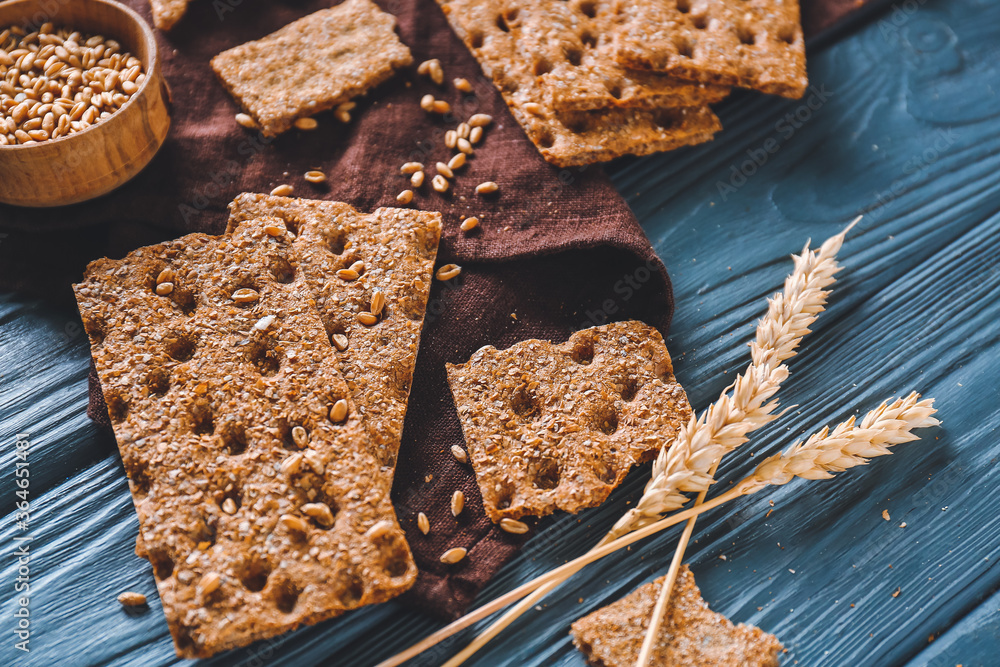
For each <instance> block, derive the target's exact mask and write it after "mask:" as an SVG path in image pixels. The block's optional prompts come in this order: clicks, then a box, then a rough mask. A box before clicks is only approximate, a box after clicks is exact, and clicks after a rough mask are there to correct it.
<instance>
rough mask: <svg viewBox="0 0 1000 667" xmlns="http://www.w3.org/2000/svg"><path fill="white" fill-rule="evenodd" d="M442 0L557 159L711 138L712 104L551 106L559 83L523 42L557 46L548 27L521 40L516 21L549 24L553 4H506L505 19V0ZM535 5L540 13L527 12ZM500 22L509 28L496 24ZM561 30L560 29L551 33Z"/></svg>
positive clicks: (529, 128) (568, 162)
mask: <svg viewBox="0 0 1000 667" xmlns="http://www.w3.org/2000/svg"><path fill="white" fill-rule="evenodd" d="M438 4H439V5H440V6H441V9H442V11H443V12H444V13H445V16H446V17H447V19H448V22H449V24H451V27H452V29H453V30H454V31H455V33H456V34H457V35H458V37H459V38H460V39H461V40H462V41H463V42H464V43H465V45H466V46H467V47H468V48H469V50H470V51H471V52H472V54H473V55H474V56H475V57H476V59H477V60H478V61H479V64H480V66H481V67H482V69H483V73H484V74H485V75H486V76H488V77H490V78H491V79H493V83H494V84H495V85H496V87H497V88H498V89H499V90H500V92H501V94H502V95H503V97H504V100H505V101H506V102H507V106H508V107H510V110H511V113H512V114H513V115H514V118H515V119H516V120H517V122H518V123H520V125H521V126H522V127H523V128H524V131H525V133H526V134H527V135H528V138H529V139H531V141H532V143H534V144H535V146H536V147H537V148H538V150H539V152H540V153H541V154H542V157H544V158H545V159H546V160H547V161H549V162H551V163H552V164H555V165H557V166H560V167H570V166H575V165H583V164H591V163H594V162H602V161H606V160H612V159H614V158H616V157H621V156H622V155H629V154H631V155H647V154H649V153H655V152H659V151H667V150H672V149H674V148H679V147H681V146H687V145H691V144H698V143H702V142H705V141H708V140H710V139H711V138H712V136H713V135H714V134H715V133H716V132H718V131H719V130H720V129H722V126H721V124H720V123H719V119H718V118H717V117H716V116H715V114H714V113H712V111H711V109H709V108H708V107H707V106H688V107H662V108H655V109H644V108H609V109H599V110H592V111H585V110H576V111H559V110H557V109H555V108H554V107H553V97H556V98H559V99H561V96H560V94H559V89H558V87H557V86H556V85H554V84H553V85H549V84H543V82H544V81H545V77H538V76H536V62H535V57H534V56H531V55H529V53H528V51H527V50H526V49H528V48H536V47H537V48H544V49H547V50H548V49H551V48H553V47H551V46H545V45H544V44H543V43H547V40H548V37H546V36H545V35H538V36H536V37H534V39H536V40H537V42H538V43H537V44H535V45H534V46H530V47H529V46H528V44H529V42H527V41H525V42H524V43H523V44H522V40H523V39H527V38H524V37H523V36H522V31H521V29H520V27H519V26H520V25H521V23H520V22H524V24H525V25H528V26H537V25H547V24H548V22H549V18H550V17H549V16H548V14H546V13H545V12H548V11H550V10H546V9H544V8H543V7H544V6H543V5H541V4H535V3H531V4H529V5H527V6H525V7H523V8H521V7H518V8H516V9H515V8H514V7H513V6H511V7H510V8H508V9H507V10H506V16H510V17H512V18H511V19H510V20H509V21H508V20H507V19H505V18H504V17H503V16H504V15H502V11H503V8H504V5H502V4H499V3H497V2H477V1H476V0H438ZM532 12H541V15H540V16H538V17H537V18H535V17H533V18H530V20H529V19H527V18H525V17H528V16H529V15H530V14H531V13H532ZM498 17H499V18H498ZM513 17H516V18H513ZM501 22H503V25H504V26H505V27H506V28H507V30H504V29H503V28H500V27H499V25H501ZM531 34H532V35H534V34H535V33H531ZM557 38H558V33H556V36H555V37H553V39H557ZM574 60H575V58H574ZM582 62H583V61H582V60H581V63H582ZM543 69H544V68H543ZM557 76H558V74H557ZM566 76H567V78H568V75H566ZM584 99H586V96H585V95H584ZM570 106H572V105H570ZM578 106H586V104H579V105H578Z"/></svg>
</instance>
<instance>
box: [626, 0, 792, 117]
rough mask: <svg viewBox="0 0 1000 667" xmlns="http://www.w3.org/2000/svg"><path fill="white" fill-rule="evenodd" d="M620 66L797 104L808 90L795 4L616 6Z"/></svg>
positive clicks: (753, 0)
mask: <svg viewBox="0 0 1000 667" xmlns="http://www.w3.org/2000/svg"><path fill="white" fill-rule="evenodd" d="M616 7H617V11H618V12H619V14H620V22H619V23H618V25H617V26H616V28H615V32H614V42H615V46H614V54H615V59H616V60H617V61H618V63H620V64H622V65H624V66H625V67H632V68H640V69H648V70H654V71H657V72H664V73H667V74H671V75H673V76H677V77H681V78H685V79H691V80H693V81H701V82H703V83H713V84H722V85H730V86H741V87H743V88H753V89H755V90H760V91H763V92H765V93H772V94H774V95H782V96H784V97H790V98H793V99H797V98H799V97H802V95H803V93H805V90H806V87H807V86H808V84H809V81H808V79H807V78H806V52H805V41H804V39H803V36H802V26H801V25H800V21H799V3H798V0H697V1H692V0H677V1H676V2H675V0H630V1H629V2H623V1H616Z"/></svg>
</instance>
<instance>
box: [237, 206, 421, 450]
mask: <svg viewBox="0 0 1000 667" xmlns="http://www.w3.org/2000/svg"><path fill="white" fill-rule="evenodd" d="M229 209H230V220H229V228H230V230H232V229H233V228H234V227H236V225H238V224H240V223H242V222H244V221H246V220H252V219H254V218H260V217H266V216H274V217H277V218H280V219H281V220H282V221H284V223H285V224H286V226H287V227H288V228H289V229H290V230H292V231H293V232H294V233H295V234H296V238H295V240H294V241H293V242H292V244H291V252H292V260H293V261H294V262H295V264H296V265H297V266H298V268H299V270H300V271H301V273H302V278H303V279H304V281H305V283H306V285H307V286H308V287H309V292H310V294H311V296H312V299H313V300H314V301H315V304H316V308H317V310H318V311H319V316H320V319H321V320H322V322H323V325H324V327H325V328H326V331H327V333H328V334H330V335H331V336H333V335H334V334H341V335H343V336H346V337H347V347H346V349H344V350H338V351H337V357H338V358H339V361H340V365H339V370H340V372H341V373H342V374H343V376H344V379H345V380H347V384H348V386H349V387H350V389H351V394H352V396H353V397H354V402H355V403H356V404H357V405H358V411H359V412H360V413H361V414H362V416H363V421H364V426H365V428H366V429H368V434H369V437H370V438H371V439H372V441H373V442H374V443H375V446H376V447H377V454H378V457H379V459H380V461H381V462H382V464H383V465H386V466H395V464H396V454H397V452H398V451H399V441H400V439H401V437H402V432H403V418H404V416H405V415H406V404H407V400H408V398H409V394H410V385H411V383H412V380H413V367H414V364H415V363H416V359H417V347H418V345H419V344H420V329H421V326H422V325H423V321H424V312H425V310H426V307H427V296H428V294H429V293H430V285H431V279H432V275H433V274H432V272H433V268H434V259H435V257H436V255H437V247H438V241H439V240H440V237H441V214H440V213H437V212H430V211H415V210H412V209H398V208H380V209H378V210H377V211H375V212H374V213H371V214H366V213H361V212H359V211H357V210H355V209H353V208H352V207H351V206H349V205H348V204H343V203H340V202H331V201H315V200H309V199H289V198H286V197H271V196H268V195H258V194H242V195H240V196H239V197H237V198H236V200H235V201H233V203H232V204H230V207H229ZM358 261H360V262H363V263H364V269H363V270H361V271H360V272H359V273H360V275H359V277H358V278H357V279H354V280H343V279H341V278H338V277H337V271H338V270H340V269H346V268H348V267H350V266H351V265H352V264H354V263H355V262H358ZM376 289H377V290H379V291H381V293H382V295H383V296H384V297H385V304H386V305H385V306H384V307H383V309H382V313H381V314H380V316H379V321H378V323H377V324H375V325H373V326H366V325H364V324H361V323H360V322H358V320H357V315H358V313H360V312H366V311H368V310H369V309H370V307H371V301H372V295H373V294H374V292H375V290H376ZM340 340H341V341H343V339H340Z"/></svg>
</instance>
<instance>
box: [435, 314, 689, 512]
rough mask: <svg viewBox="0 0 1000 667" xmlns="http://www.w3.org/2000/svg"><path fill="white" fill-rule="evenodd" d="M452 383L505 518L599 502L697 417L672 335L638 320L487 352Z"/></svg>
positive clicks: (489, 503)
mask: <svg viewBox="0 0 1000 667" xmlns="http://www.w3.org/2000/svg"><path fill="white" fill-rule="evenodd" d="M448 383H449V385H450V386H451V391H452V395H453V397H454V400H455V405H456V407H457V408H458V415H459V419H460V420H461V422H462V432H463V434H464V435H465V442H466V445H467V447H468V450H469V460H470V462H471V463H472V467H473V469H474V470H475V473H476V480H477V482H478V484H479V489H480V491H481V492H482V495H483V505H484V507H485V509H486V514H487V515H488V516H489V517H490V518H491V519H492V520H493V521H499V520H500V519H502V518H504V517H508V518H512V519H517V518H519V517H522V516H526V515H532V516H541V515H544V514H550V513H552V512H554V511H555V510H556V509H562V510H565V511H567V512H577V511H579V510H581V509H584V508H586V507H594V506H596V505H599V504H600V503H602V502H603V501H604V500H605V498H607V497H608V494H609V493H611V491H612V489H614V488H615V487H616V486H617V485H618V484H619V483H621V481H622V480H623V479H624V478H625V475H626V473H628V471H629V469H630V468H631V467H632V466H633V465H634V464H635V463H638V462H640V461H644V460H647V459H649V458H651V457H652V456H654V455H655V454H656V452H657V451H659V449H660V447H661V446H662V445H663V444H664V443H666V442H669V441H670V439H671V438H673V436H674V435H675V434H676V432H677V429H678V428H679V427H680V425H681V424H683V423H684V422H685V421H687V420H688V418H689V417H690V416H691V406H690V405H689V404H688V400H687V396H686V394H685V393H684V390H683V389H682V388H681V386H680V385H679V384H677V381H676V380H675V379H674V375H673V367H672V366H671V362H670V355H669V353H668V352H667V348H666V346H664V344H663V338H662V337H661V336H660V334H659V332H658V331H657V330H656V329H654V328H653V327H651V326H649V325H646V324H643V323H642V322H636V321H631V322H617V323H613V324H606V325H603V326H599V327H593V328H591V329H585V330H583V331H578V332H577V333H575V334H573V335H572V336H571V337H570V339H569V340H568V341H567V342H565V343H562V344H560V345H555V344H553V343H550V342H548V341H540V340H527V341H523V342H520V343H517V344H515V345H513V346H511V347H509V348H507V349H506V350H497V349H496V348H494V347H492V346H487V347H484V348H482V349H480V350H478V351H477V352H476V353H475V354H473V355H472V358H471V359H469V361H468V362H466V363H464V364H458V365H456V364H448Z"/></svg>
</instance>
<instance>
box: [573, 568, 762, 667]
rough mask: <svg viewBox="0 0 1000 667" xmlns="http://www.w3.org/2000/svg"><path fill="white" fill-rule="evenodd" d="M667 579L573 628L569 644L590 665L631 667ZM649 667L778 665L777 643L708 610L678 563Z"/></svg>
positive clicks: (753, 629)
mask: <svg viewBox="0 0 1000 667" xmlns="http://www.w3.org/2000/svg"><path fill="white" fill-rule="evenodd" d="M665 581H666V577H665V576H664V577H660V578H659V579H657V580H656V581H654V582H651V583H648V584H646V585H645V586H641V587H639V588H638V589H636V590H635V591H633V592H631V593H629V594H628V595H627V596H625V597H624V598H622V599H621V600H618V601H617V602H614V603H612V604H610V605H608V606H607V607H604V608H603V609H598V610H597V611H595V612H593V613H592V614H589V615H587V616H585V617H583V618H581V619H580V620H578V621H577V622H576V623H574V624H573V629H572V633H571V634H572V635H573V643H574V644H575V645H576V647H577V648H578V649H579V650H580V651H582V652H583V654H584V655H585V656H586V657H587V661H588V662H589V663H590V664H591V665H600V666H601V667H632V666H633V665H635V663H636V660H637V659H638V658H639V650H640V649H641V648H642V642H643V639H644V638H645V635H646V629H647V628H648V627H649V622H650V617H651V616H652V614H653V608H654V606H655V605H656V599H657V597H658V596H659V594H660V589H661V588H662V587H663V584H664V582H665ZM657 639H658V641H657V643H656V646H655V647H654V649H653V653H652V655H651V656H650V661H649V664H650V665H684V666H685V667H777V665H778V654H779V653H780V652H781V651H782V646H781V642H779V641H778V638H777V637H775V636H774V635H771V634H768V633H766V632H764V631H763V630H761V629H760V628H756V627H753V626H749V625H744V624H742V623H741V624H739V625H733V623H732V621H730V620H729V619H728V618H726V617H725V616H723V615H722V614H717V613H715V612H713V611H712V610H711V609H709V608H708V605H707V604H706V603H705V600H704V599H702V597H701V591H699V590H698V586H697V585H696V584H695V581H694V575H693V574H692V573H691V570H690V569H688V567H687V565H682V566H681V570H680V572H679V573H678V576H677V581H676V583H675V584H674V590H673V593H672V594H671V596H670V602H669V606H668V607H667V610H666V614H665V616H664V618H663V624H662V625H661V626H660V633H659V637H658V638H657Z"/></svg>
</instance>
